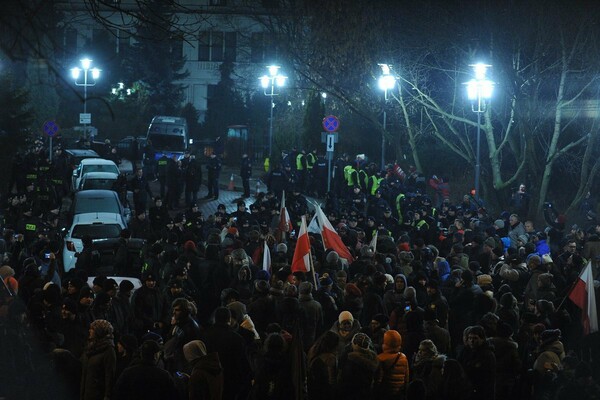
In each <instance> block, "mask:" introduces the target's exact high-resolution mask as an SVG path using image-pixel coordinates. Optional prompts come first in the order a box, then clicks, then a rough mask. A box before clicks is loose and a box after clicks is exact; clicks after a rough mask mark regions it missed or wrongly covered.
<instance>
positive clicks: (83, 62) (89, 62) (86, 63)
mask: <svg viewBox="0 0 600 400" xmlns="http://www.w3.org/2000/svg"><path fill="white" fill-rule="evenodd" d="M91 65H92V60H90V59H89V58H84V59H83V60H81V66H82V67H83V69H90V66H91Z"/></svg>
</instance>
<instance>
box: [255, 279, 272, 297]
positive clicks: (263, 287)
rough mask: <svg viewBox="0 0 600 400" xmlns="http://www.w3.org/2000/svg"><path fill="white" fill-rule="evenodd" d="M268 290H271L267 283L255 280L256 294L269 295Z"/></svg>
mask: <svg viewBox="0 0 600 400" xmlns="http://www.w3.org/2000/svg"><path fill="white" fill-rule="evenodd" d="M270 288H271V285H269V282H267V281H265V280H263V279H257V280H256V281H254V290H255V291H256V292H257V293H261V294H266V293H269V289H270Z"/></svg>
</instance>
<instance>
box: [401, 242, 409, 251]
mask: <svg viewBox="0 0 600 400" xmlns="http://www.w3.org/2000/svg"><path fill="white" fill-rule="evenodd" d="M398 249H400V251H405V252H410V246H409V245H408V243H406V242H403V243H400V244H399V245H398Z"/></svg>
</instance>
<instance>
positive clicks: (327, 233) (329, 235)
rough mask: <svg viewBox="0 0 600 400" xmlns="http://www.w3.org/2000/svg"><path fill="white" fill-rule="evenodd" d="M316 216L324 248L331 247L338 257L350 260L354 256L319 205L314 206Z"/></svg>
mask: <svg viewBox="0 0 600 400" xmlns="http://www.w3.org/2000/svg"><path fill="white" fill-rule="evenodd" d="M315 210H316V211H317V218H318V220H319V226H320V227H321V237H322V238H323V244H324V245H325V248H326V249H333V250H335V252H336V253H338V254H339V256H340V258H345V259H346V260H348V262H352V261H353V260H354V257H352V254H350V250H348V247H346V245H345V244H344V242H342V238H341V237H340V235H338V233H337V232H336V230H335V229H334V228H333V225H331V222H329V220H328V219H327V217H326V216H325V213H324V212H323V210H321V207H316V209H315Z"/></svg>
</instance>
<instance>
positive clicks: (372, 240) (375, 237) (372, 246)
mask: <svg viewBox="0 0 600 400" xmlns="http://www.w3.org/2000/svg"><path fill="white" fill-rule="evenodd" d="M378 234H379V231H375V234H374V235H373V239H371V244H369V247H370V248H372V249H373V253H377V237H378Z"/></svg>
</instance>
